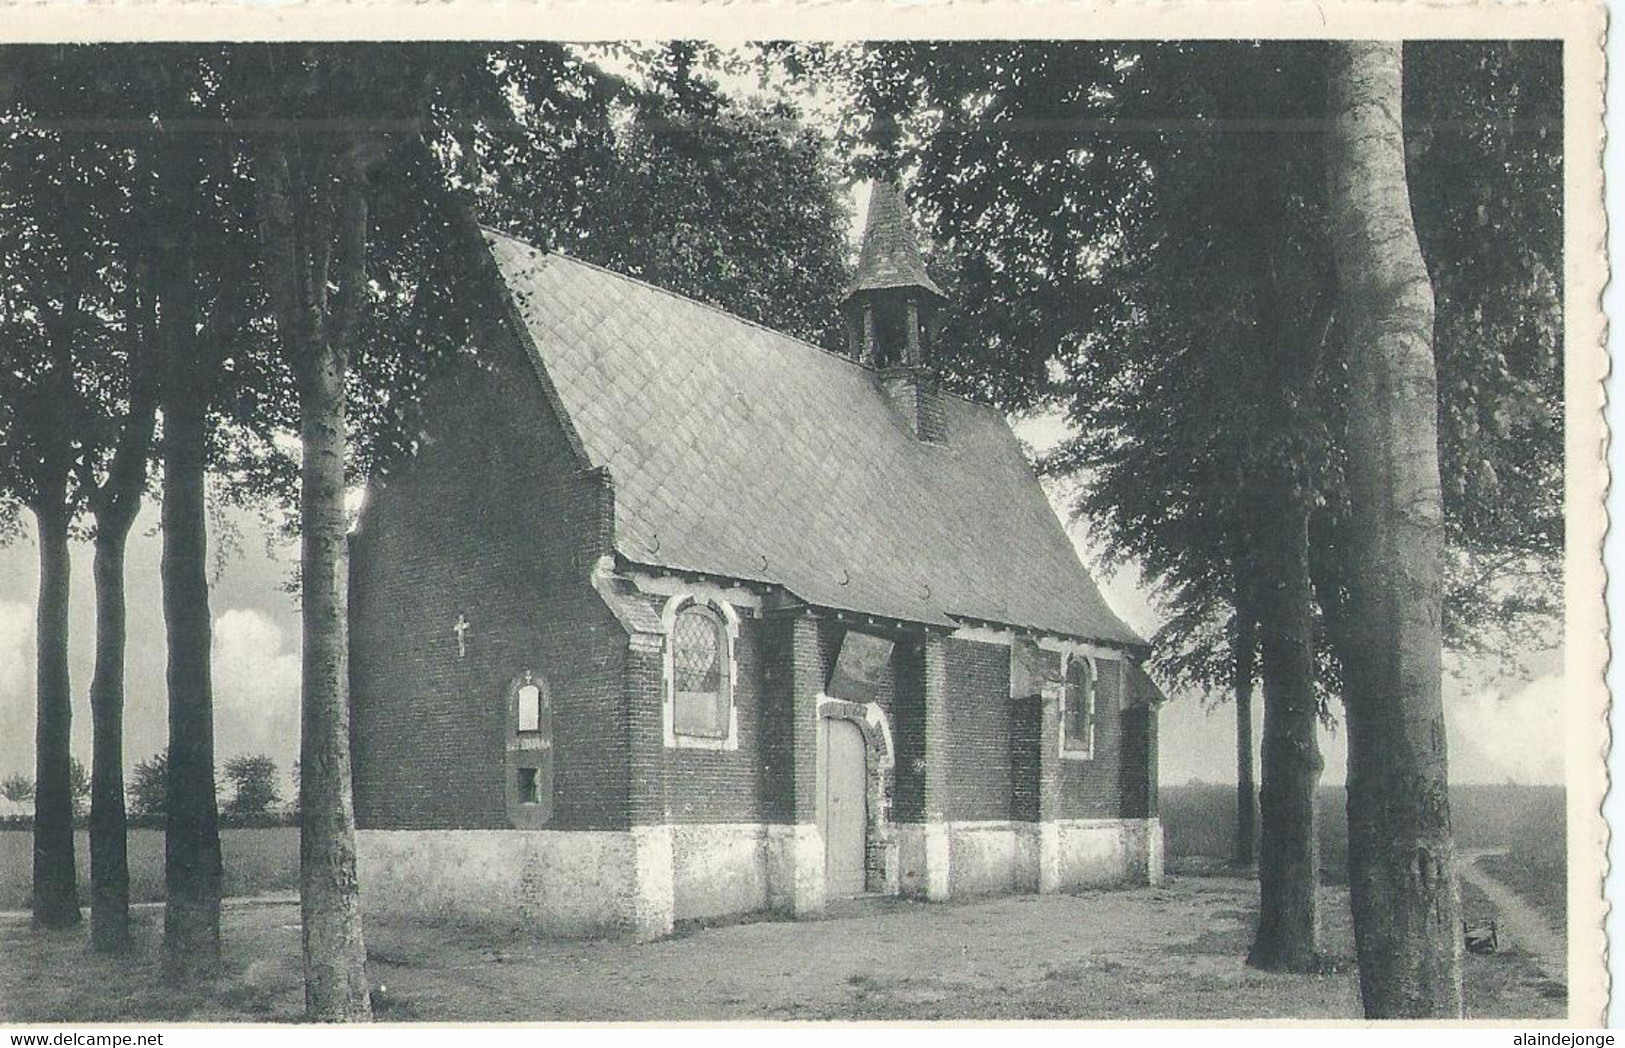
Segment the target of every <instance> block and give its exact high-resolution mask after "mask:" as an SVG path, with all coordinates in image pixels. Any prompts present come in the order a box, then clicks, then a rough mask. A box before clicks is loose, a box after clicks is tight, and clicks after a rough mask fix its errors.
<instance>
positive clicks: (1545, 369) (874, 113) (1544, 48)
mask: <svg viewBox="0 0 1625 1048" xmlns="http://www.w3.org/2000/svg"><path fill="white" fill-rule="evenodd" d="M1407 46H1408V49H1409V50H1410V51H1411V52H1413V60H1412V61H1411V62H1410V63H1409V69H1410V70H1411V71H1412V74H1411V76H1410V79H1409V81H1408V84H1407V93H1406V107H1407V110H1408V112H1407V136H1408V147H1409V153H1410V174H1411V182H1412V188H1413V199H1414V202H1415V207H1416V212H1417V224H1418V229H1419V233H1420V235H1421V238H1422V244H1423V250H1424V254H1425V255H1426V257H1427V258H1428V259H1429V266H1430V271H1431V273H1432V275H1433V278H1434V281H1435V285H1436V287H1437V288H1438V299H1439V333H1438V344H1439V354H1438V359H1439V370H1440V414H1441V419H1442V423H1443V424H1442V430H1441V447H1442V452H1443V458H1444V467H1445V468H1444V472H1445V477H1446V514H1447V521H1448V525H1449V529H1450V538H1451V558H1452V566H1453V568H1454V569H1455V570H1454V571H1453V573H1452V591H1451V592H1452V598H1453V599H1452V600H1451V602H1450V606H1449V614H1448V622H1449V623H1450V624H1451V626H1452V629H1451V631H1450V642H1451V644H1452V646H1454V647H1457V648H1459V649H1470V648H1474V647H1498V648H1500V649H1502V650H1505V649H1506V648H1507V647H1509V645H1508V644H1507V643H1506V642H1505V640H1506V637H1505V634H1504V633H1501V632H1497V630H1496V629H1495V627H1497V626H1507V625H1510V626H1512V627H1514V628H1515V629H1516V628H1522V629H1524V630H1525V633H1526V634H1527V631H1528V629H1529V628H1531V627H1532V628H1534V629H1537V630H1540V629H1549V628H1550V622H1551V620H1550V618H1549V617H1546V616H1545V615H1544V614H1535V615H1531V614H1529V613H1531V612H1535V613H1545V612H1549V611H1550V610H1551V609H1552V608H1553V607H1554V606H1555V604H1556V599H1555V598H1557V597H1558V596H1560V595H1559V594H1556V593H1554V592H1553V589H1552V583H1553V582H1554V581H1555V579H1554V575H1553V572H1554V571H1555V569H1556V563H1557V559H1558V558H1557V556H1556V554H1557V551H1558V550H1559V549H1560V546H1561V534H1562V533H1561V516H1562V499H1561V495H1562V493H1561V452H1562V447H1561V418H1562V415H1561V395H1562V383H1561V356H1562V354H1561V348H1562V347H1561V341H1560V339H1561V322H1560V321H1561V317H1560V311H1559V305H1558V304H1559V302H1560V300H1561V288H1560V285H1559V283H1558V277H1557V274H1559V273H1560V272H1561V268H1562V267H1561V242H1560V232H1561V221H1560V219H1561V208H1560V203H1561V155H1562V149H1561V135H1560V131H1559V127H1560V123H1561V110H1560V98H1561V91H1560V88H1561V61H1560V52H1559V49H1558V48H1557V47H1556V46H1555V45H1549V44H1541V43H1529V42H1525V43H1507V42H1448V43H1446V42H1441V43H1423V44H1414V45H1407ZM842 61H844V62H845V63H846V69H847V75H848V76H849V77H850V78H851V79H852V80H853V81H854V82H855V83H856V84H857V85H858V86H857V89H856V93H857V97H858V98H859V100H860V103H862V104H860V105H859V107H858V109H857V112H858V114H859V116H857V117H855V118H854V120H855V122H856V123H857V124H863V125H866V126H859V127H856V128H855V129H854V130H853V132H852V133H853V134H855V135H863V136H866V137H867V139H868V140H869V141H871V142H878V143H879V145H878V146H877V147H875V149H874V150H873V151H872V155H871V156H870V157H869V159H868V163H870V164H871V165H873V166H879V167H890V168H891V169H894V170H907V171H909V172H910V173H911V174H912V176H913V177H912V188H913V192H914V195H915V198H916V200H917V201H918V203H919V204H920V207H921V210H922V211H923V212H924V214H925V215H926V217H927V218H928V220H929V225H930V228H931V230H932V232H933V235H934V239H935V241H936V242H937V244H938V246H939V249H940V252H941V254H942V255H943V256H944V257H945V258H948V259H951V260H952V262H953V280H954V298H955V308H956V313H955V315H954V316H953V317H952V319H951V320H950V322H949V323H948V324H946V325H945V327H946V328H947V330H948V331H950V332H953V333H954V335H953V336H952V337H953V338H954V340H955V341H956V343H962V344H963V348H956V349H955V351H954V352H952V353H950V354H949V355H948V356H947V357H945V358H944V359H943V361H942V363H943V364H944V366H945V367H947V368H948V369H949V370H950V372H952V373H953V374H954V376H955V380H956V382H957V383H958V385H959V388H961V389H962V390H963V391H965V392H968V393H970V394H972V395H974V396H979V397H983V398H986V399H991V400H993V401H995V402H997V403H999V404H1001V405H1003V406H1005V407H1007V408H1010V409H1017V410H1020V409H1027V408H1033V407H1038V408H1045V407H1060V408H1061V409H1062V410H1063V411H1064V412H1065V413H1066V415H1067V417H1068V419H1069V421H1070V422H1071V423H1072V426H1073V428H1074V430H1075V432H1076V434H1077V436H1076V437H1075V438H1074V439H1073V440H1072V441H1070V442H1069V443H1068V444H1067V445H1065V446H1064V447H1063V448H1062V449H1060V450H1059V452H1058V453H1056V454H1055V455H1054V456H1053V457H1052V458H1051V459H1050V460H1049V461H1048V462H1047V463H1046V466H1047V468H1048V469H1049V470H1050V471H1051V472H1052V473H1055V474H1059V475H1071V476H1075V477H1077V478H1079V479H1080V480H1081V481H1082V482H1083V483H1082V485H1081V488H1082V492H1083V494H1082V496H1081V497H1080V498H1079V500H1078V502H1077V504H1076V505H1077V509H1078V511H1079V512H1080V513H1081V514H1082V515H1083V516H1084V517H1085V518H1087V519H1088V520H1089V521H1090V522H1091V524H1092V525H1093V526H1094V528H1095V530H1096V534H1097V535H1098V536H1099V538H1100V539H1101V541H1102V543H1103V545H1104V546H1105V548H1106V549H1107V551H1108V552H1109V553H1110V554H1112V555H1113V556H1116V557H1123V558H1133V559H1135V560H1136V561H1138V562H1139V563H1140V564H1141V565H1142V566H1143V568H1144V569H1145V572H1146V575H1147V577H1149V578H1152V579H1154V580H1157V581H1158V582H1160V584H1161V585H1162V588H1163V592H1164V596H1165V598H1166V603H1167V605H1168V607H1169V609H1170V613H1171V617H1170V619H1169V622H1168V625H1167V628H1166V629H1165V630H1164V631H1163V633H1162V635H1161V636H1160V637H1159V643H1158V646H1157V648H1158V658H1159V661H1160V662H1161V664H1162V667H1163V669H1164V671H1165V673H1166V674H1167V675H1168V676H1169V677H1171V678H1172V680H1173V682H1174V683H1176V684H1180V685H1194V686H1197V687H1201V688H1204V689H1215V690H1222V689H1223V688H1225V687H1227V686H1228V684H1229V683H1230V681H1229V672H1228V667H1229V661H1230V660H1229V651H1230V644H1229V640H1230V639H1231V637H1232V636H1233V627H1232V624H1231V622H1230V619H1231V606H1232V604H1233V602H1234V592H1233V590H1234V572H1233V570H1232V565H1234V564H1235V563H1236V562H1237V558H1238V552H1237V549H1236V540H1237V537H1238V535H1241V534H1244V532H1245V520H1244V519H1243V517H1242V513H1243V511H1244V509H1245V505H1244V501H1245V500H1244V491H1245V485H1244V483H1243V481H1244V480H1245V478H1247V477H1248V476H1249V475H1250V474H1251V473H1253V472H1254V471H1255V470H1256V469H1257V468H1258V466H1259V465H1260V464H1261V463H1265V462H1270V461H1276V462H1280V461H1285V462H1289V463H1292V464H1293V465H1294V467H1295V468H1297V469H1298V470H1300V476H1301V482H1302V484H1304V485H1305V486H1306V487H1307V488H1308V489H1309V497H1311V498H1312V499H1313V501H1314V503H1315V505H1316V507H1317V509H1316V514H1315V522H1314V531H1313V543H1312V546H1313V551H1314V556H1315V575H1316V580H1317V594H1318V596H1319V597H1320V598H1321V603H1322V606H1323V609H1326V610H1329V612H1330V613H1331V614H1332V615H1333V616H1335V612H1336V609H1337V608H1338V607H1340V606H1341V591H1342V586H1343V584H1342V580H1341V578H1340V577H1339V576H1338V571H1339V570H1341V568H1340V567H1339V559H1340V557H1341V553H1340V551H1341V550H1342V549H1344V548H1345V546H1346V538H1345V537H1344V536H1343V534H1342V532H1341V529H1342V528H1343V526H1344V525H1343V521H1345V520H1346V509H1347V506H1346V495H1345V494H1344V486H1343V480H1342V465H1341V454H1342V452H1341V445H1342V426H1343V419H1342V418H1341V417H1340V415H1339V410H1340V405H1341V404H1342V403H1343V386H1342V377H1341V376H1342V367H1343V364H1342V358H1341V353H1342V350H1341V346H1340V341H1339V340H1340V338H1341V334H1342V332H1341V328H1340V325H1339V324H1338V323H1337V318H1336V316H1335V313H1334V312H1327V311H1326V310H1325V309H1324V308H1323V305H1322V303H1321V297H1322V296H1323V294H1324V290H1325V288H1326V287H1327V286H1328V281H1327V276H1326V274H1327V273H1328V262H1327V249H1326V240H1325V213H1324V212H1325V199H1324V188H1323V183H1324V174H1323V164H1322V160H1321V142H1320V140H1321V133H1320V132H1321V128H1322V123H1321V121H1322V116H1323V107H1324V102H1323V97H1324V91H1323V87H1322V86H1321V85H1322V80H1323V76H1322V69H1323V61H1324V55H1323V49H1322V47H1321V45H1319V44H1315V43H1292V42H1270V43H1252V42H1245V41H1232V42H1202V41H1192V42H1177V43H1155V44H1127V43H1123V44H1113V43H1072V42H1055V43H1043V42H1041V43H1031V42H1020V43H1003V42H974V43H970V42H967V43H935V42H932V43H922V42H900V43H895V44H890V43H888V44H878V45H873V46H871V47H869V48H867V49H865V50H864V51H863V52H862V53H861V54H860V55H859V56H857V57H853V56H851V55H850V54H847V55H845V56H844V57H843V59H842ZM876 125H879V126H880V130H879V131H878V132H877V130H876ZM888 125H889V130H888ZM1265 238H1267V240H1268V250H1267V251H1266V250H1264V247H1265V245H1264V243H1263V241H1264V239H1265ZM1261 267H1267V268H1265V269H1263V270H1262V271H1261ZM1261 279H1269V280H1271V281H1275V282H1277V283H1278V284H1279V285H1280V286H1282V287H1283V289H1284V298H1283V300H1282V301H1283V302H1284V305H1281V304H1278V305H1277V306H1276V307H1275V308H1276V309H1277V310H1280V309H1283V308H1284V309H1285V310H1286V311H1287V316H1288V319H1289V320H1290V321H1291V326H1292V328H1293V329H1294V330H1295V333H1296V334H1295V339H1294V342H1295V344H1294V345H1291V346H1285V347H1281V350H1282V352H1281V354H1280V356H1279V357H1278V358H1276V357H1273V356H1272V355H1271V354H1269V353H1267V352H1265V350H1266V349H1267V347H1263V346H1261V345H1260V344H1259V338H1258V334H1259V331H1260V330H1261V316H1260V313H1259V306H1260V297H1259V288H1260V286H1261V283H1260V281H1261ZM1283 362H1284V364H1283ZM1300 362H1301V363H1302V365H1303V366H1304V367H1305V368H1306V369H1308V370H1309V371H1310V374H1308V375H1307V376H1306V382H1305V383H1304V384H1303V386H1302V389H1301V391H1300V392H1299V393H1298V394H1296V395H1295V396H1294V397H1293V399H1292V400H1291V401H1289V402H1288V403H1287V404H1286V405H1285V407H1287V408H1288V410H1289V411H1290V412H1291V414H1292V417H1290V418H1284V419H1283V418H1281V417H1280V410H1279V408H1280V405H1276V406H1275V408H1274V409H1273V410H1266V409H1268V408H1269V407H1270V405H1269V403H1268V398H1269V396H1271V395H1272V391H1273V389H1274V388H1275V387H1276V386H1277V385H1278V383H1279V380H1280V378H1281V376H1282V374H1283V372H1282V367H1283V366H1286V367H1289V368H1290V367H1292V366H1295V365H1296V364H1297V363H1300ZM1531 583H1534V584H1535V585H1531ZM1331 626H1332V623H1327V628H1331ZM1525 639H1527V636H1526V637H1525ZM1326 640H1329V638H1323V643H1322V644H1320V645H1319V651H1320V652H1321V654H1322V660H1321V666H1320V671H1319V677H1320V679H1321V681H1322V682H1323V683H1324V684H1325V686H1326V694H1328V695H1330V694H1335V692H1336V690H1337V687H1338V674H1337V667H1336V664H1335V660H1334V659H1332V658H1330V657H1329V654H1328V653H1330V652H1331V651H1332V650H1333V646H1332V645H1331V644H1329V643H1325V642H1324V641H1326ZM1514 646H1515V645H1514Z"/></svg>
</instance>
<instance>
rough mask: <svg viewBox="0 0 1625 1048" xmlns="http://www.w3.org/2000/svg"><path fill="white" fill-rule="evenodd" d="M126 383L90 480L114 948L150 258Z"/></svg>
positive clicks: (139, 284)
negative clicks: (130, 548)
mask: <svg viewBox="0 0 1625 1048" xmlns="http://www.w3.org/2000/svg"><path fill="white" fill-rule="evenodd" d="M125 271H126V272H125V278H124V285H125V286H124V289H123V291H124V299H125V307H124V331H123V336H124V340H125V342H126V343H127V348H126V350H125V354H124V355H125V360H126V362H127V363H126V367H125V369H124V372H125V373H124V376H123V377H124V378H125V380H126V381H125V386H124V389H123V390H122V393H123V399H124V401H125V404H126V406H125V407H124V410H123V420H122V423H121V425H120V428H119V432H118V435H117V437H116V439H115V440H114V442H113V447H112V451H111V455H110V456H109V458H108V461H107V463H106V466H105V472H104V475H103V476H101V477H100V478H99V479H98V478H97V477H96V476H95V475H94V470H93V468H91V467H92V466H93V462H92V459H90V458H89V457H86V458H84V459H81V460H80V461H81V462H82V463H84V464H85V465H86V467H87V473H89V475H87V476H86V478H85V480H84V482H83V483H84V486H85V488H86V490H87V491H89V493H90V494H89V503H90V512H91V515H92V516H93V517H94V520H95V528H94V539H93V541H94V544H95V558H94V561H93V563H92V567H91V570H92V573H93V574H94V577H95V588H96V663H95V669H94V670H93V671H92V676H91V681H90V715H91V746H92V752H91V785H90V942H91V947H92V948H93V949H95V950H97V951H98V952H104V953H116V952H119V951H121V950H123V949H125V948H126V947H127V946H128V945H129V942H130V867H129V857H128V842H127V835H126V828H125V823H126V812H125V806H124V652H125V640H126V633H125V621H126V608H125V587H124V559H125V548H126V546H127V544H128V541H129V536H130V529H131V527H132V526H134V524H135V518H136V514H137V513H138V512H139V511H140V508H141V500H142V496H143V495H144V494H145V493H146V488H147V464H148V459H149V457H150V455H151V452H152V437H153V427H154V422H155V417H156V410H157V403H158V382H157V368H156V367H155V366H154V363H153V361H152V359H151V357H152V356H153V347H152V339H153V332H154V328H155V327H156V324H155V321H154V319H153V316H152V308H151V301H152V300H151V292H150V289H149V288H148V287H147V286H146V285H147V280H148V277H147V270H146V267H145V265H143V264H140V263H137V262H135V261H134V259H131V258H128V257H127V258H126V260H125Z"/></svg>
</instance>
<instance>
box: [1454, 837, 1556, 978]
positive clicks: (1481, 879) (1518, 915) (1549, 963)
mask: <svg viewBox="0 0 1625 1048" xmlns="http://www.w3.org/2000/svg"><path fill="white" fill-rule="evenodd" d="M1495 854H1498V853H1497V852H1493V851H1464V852H1462V853H1461V859H1462V861H1461V876H1462V877H1463V878H1464V879H1465V880H1467V881H1470V882H1471V883H1472V884H1473V885H1474V887H1476V888H1477V889H1478V890H1479V891H1481V892H1483V893H1484V894H1485V895H1487V896H1488V897H1489V900H1490V902H1492V903H1494V904H1495V908H1496V909H1497V910H1499V911H1500V916H1499V917H1498V922H1499V927H1500V928H1501V929H1503V930H1504V932H1505V938H1507V939H1511V940H1512V943H1513V945H1516V946H1519V947H1522V948H1523V949H1524V950H1526V951H1527V952H1528V953H1529V954H1530V956H1532V957H1533V958H1534V959H1535V963H1536V964H1538V965H1540V967H1541V969H1542V970H1543V971H1544V972H1545V973H1546V975H1547V976H1548V977H1549V978H1552V979H1556V980H1558V981H1563V980H1565V979H1566V978H1567V974H1566V973H1567V972H1568V947H1567V945H1566V944H1565V943H1564V940H1563V938H1562V937H1561V936H1559V935H1558V934H1557V933H1556V932H1554V931H1553V930H1552V927H1551V925H1549V924H1547V923H1546V919H1545V918H1544V917H1542V916H1541V915H1540V914H1539V913H1537V912H1536V911H1535V909H1534V908H1533V907H1532V906H1530V905H1529V904H1528V903H1526V902H1524V901H1523V899H1522V898H1520V897H1519V896H1518V893H1517V892H1515V891H1513V890H1512V889H1511V888H1508V887H1507V886H1506V885H1504V884H1502V883H1501V882H1500V881H1498V880H1496V879H1495V878H1494V877H1492V876H1490V875H1489V874H1488V873H1486V872H1485V871H1484V869H1483V868H1482V867H1480V866H1479V865H1478V860H1479V859H1480V858H1482V857H1483V856H1486V855H1495Z"/></svg>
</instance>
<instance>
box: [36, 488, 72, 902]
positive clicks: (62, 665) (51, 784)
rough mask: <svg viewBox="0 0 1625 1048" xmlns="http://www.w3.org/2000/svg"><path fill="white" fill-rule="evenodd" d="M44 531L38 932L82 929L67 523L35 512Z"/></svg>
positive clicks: (41, 542) (41, 535) (41, 541)
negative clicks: (76, 852)
mask: <svg viewBox="0 0 1625 1048" xmlns="http://www.w3.org/2000/svg"><path fill="white" fill-rule="evenodd" d="M34 519H35V521H36V523H37V524H38V528H39V607H38V608H37V609H36V613H37V619H36V624H35V633H34V643H35V646H36V651H37V655H36V663H35V673H36V695H37V698H36V702H37V704H38V726H37V727H36V729H35V735H34V769H35V770H34V778H35V785H34V906H33V910H34V924H35V925H36V926H37V927H41V928H67V927H71V926H73V925H75V924H78V923H79V920H80V914H79V884H78V873H77V871H76V870H75V868H74V862H73V790H72V787H71V786H70V772H69V767H70V765H71V763H72V755H71V753H70V752H69V739H70V730H71V729H72V726H73V704H72V700H71V695H70V691H69V686H68V576H69V573H70V571H71V562H70V560H69V553H68V515H67V514H66V513H64V512H61V511H56V512H52V511H47V510H41V509H36V510H35V511H34Z"/></svg>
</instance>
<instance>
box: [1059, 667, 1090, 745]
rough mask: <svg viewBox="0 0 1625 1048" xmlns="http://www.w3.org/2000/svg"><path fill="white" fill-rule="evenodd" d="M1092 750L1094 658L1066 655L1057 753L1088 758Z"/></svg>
mask: <svg viewBox="0 0 1625 1048" xmlns="http://www.w3.org/2000/svg"><path fill="white" fill-rule="evenodd" d="M1094 752H1095V662H1094V660H1093V659H1091V658H1090V657H1089V656H1087V655H1069V656H1068V657H1067V660H1066V687H1065V688H1064V689H1063V690H1062V697H1061V753H1062V755H1064V756H1068V757H1078V758H1089V757H1093V756H1094Z"/></svg>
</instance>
